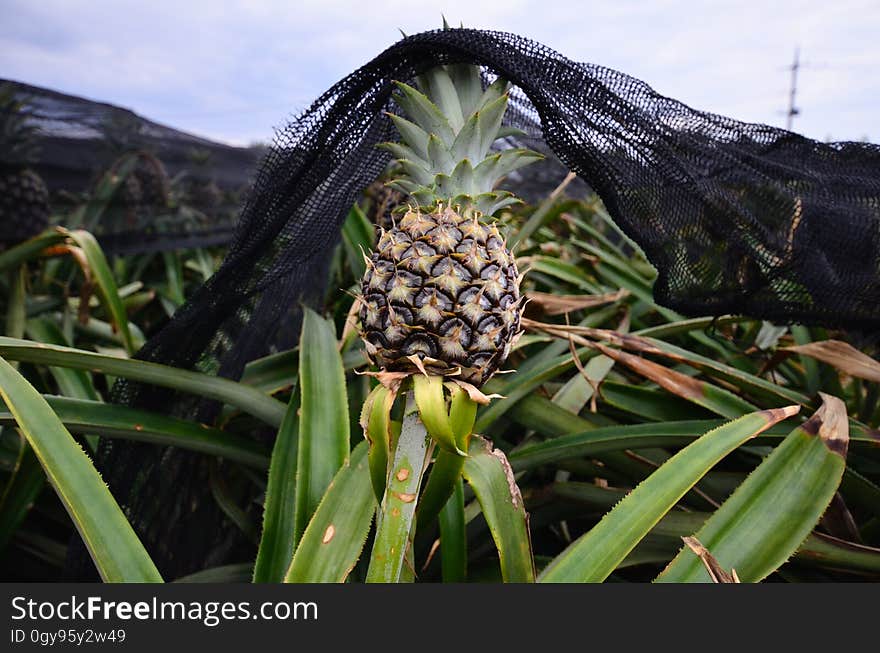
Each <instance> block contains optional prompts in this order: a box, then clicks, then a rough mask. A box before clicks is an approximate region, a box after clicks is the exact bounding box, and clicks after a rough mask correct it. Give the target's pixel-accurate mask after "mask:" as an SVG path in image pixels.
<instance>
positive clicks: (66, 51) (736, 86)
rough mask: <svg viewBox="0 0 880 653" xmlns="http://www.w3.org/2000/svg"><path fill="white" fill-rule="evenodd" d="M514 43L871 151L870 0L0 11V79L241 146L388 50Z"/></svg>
mask: <svg viewBox="0 0 880 653" xmlns="http://www.w3.org/2000/svg"><path fill="white" fill-rule="evenodd" d="M441 14H443V15H445V16H446V17H447V19H448V20H449V22H450V23H452V24H459V23H460V22H463V23H464V24H465V25H466V26H467V27H478V28H491V29H496V30H502V31H508V32H515V33H518V34H521V35H522V36H527V37H529V38H532V39H534V40H537V41H540V42H542V43H544V44H545V45H547V46H549V47H551V48H553V49H555V50H557V51H558V52H560V53H562V54H563V55H565V56H567V57H568V58H570V59H574V60H577V61H586V62H590V63H595V64H600V65H603V66H607V67H610V68H614V69H617V70H619V71H621V72H624V73H627V74H629V75H632V76H635V77H638V78H640V79H642V80H643V81H645V82H647V83H648V84H649V85H650V86H652V87H653V88H654V89H655V90H656V91H658V92H660V93H662V94H663V95H667V96H670V97H673V98H676V99H678V100H681V101H682V102H684V103H685V104H688V105H690V106H692V107H694V108H697V109H703V110H706V111H711V112H714V113H719V114H722V115H726V116H730V117H732V118H737V119H739V120H744V121H747V122H759V123H765V124H770V125H776V126H785V121H786V116H785V113H786V109H787V107H788V95H789V85H790V77H791V73H790V70H789V67H790V66H791V62H792V59H793V57H794V51H795V48H798V47H799V48H800V52H801V61H802V68H801V70H800V72H799V76H798V94H797V105H798V107H799V109H800V111H801V113H800V115H798V116H797V117H796V118H795V120H794V126H793V129H794V131H797V132H800V133H802V134H805V135H807V136H809V137H812V138H816V139H820V140H861V139H865V138H867V139H869V140H872V141H873V142H880V123H878V115H880V114H878V110H877V108H878V106H880V73H878V70H880V38H878V35H880V0H801V1H797V0H780V1H773V0H739V1H737V2H716V1H714V0H703V1H702V2H697V1H695V0H691V1H684V0H647V1H644V2H635V1H631V0H613V1H608V0H596V1H593V2H590V1H577V0H441V1H435V0H416V1H413V0H409V1H408V2H404V1H401V0H338V1H334V0H324V1H319V0H288V1H283V0H251V1H245V0H224V1H222V2H218V1H217V0H213V1H211V2H203V1H202V0H182V1H181V0H177V1H176V2H168V1H166V0H154V1H153V2H151V3H149V4H148V3H145V2H143V1H142V0H139V1H137V2H131V1H129V0H88V1H79V2H76V1H73V0H67V1H63V0H40V1H39V2H34V1H33V0H0V77H6V78H11V79H16V80H19V81H23V82H27V83H30V84H35V85H39V86H47V87H50V88H53V89H56V90H59V91H63V92H66V93H71V94H74V95H81V96H84V97H87V98H90V99H94V100H100V101H104V102H110V103H113V104H117V105H120V106H124V107H126V108H129V109H132V110H134V111H136V112H137V113H139V114H141V115H143V116H145V117H147V118H149V119H151V120H155V121H156V122H160V123H163V124H166V125H169V126H172V127H176V128H178V129H182V130H184V131H188V132H190V133H193V134H197V135H200V136H206V137H209V138H212V139H215V140H219V141H223V142H227V143H231V144H236V145H248V144H251V143H254V142H258V141H262V142H266V141H269V140H271V138H272V136H273V133H274V130H275V128H278V127H281V126H282V125H283V124H284V123H285V122H286V121H287V120H289V119H290V118H291V117H292V116H295V115H296V114H297V113H298V112H299V111H301V110H302V109H304V108H305V107H306V106H308V105H309V104H310V103H311V101H312V100H314V99H315V98H316V97H318V96H319V95H320V94H321V93H322V92H323V91H324V90H326V89H327V88H328V87H330V86H331V85H332V84H333V83H335V82H336V81H338V80H339V79H341V78H342V77H344V76H345V75H347V74H348V73H350V72H351V71H353V70H355V69H356V68H358V67H359V66H361V65H362V64H364V63H366V62H367V61H369V60H370V59H372V58H373V57H374V56H376V55H377V54H379V53H380V52H381V51H382V50H384V49H385V48H386V47H388V46H389V45H391V44H392V43H394V42H395V41H396V40H398V39H399V38H400V37H401V36H400V31H399V30H403V31H404V32H406V33H415V32H419V31H423V30H428V29H433V28H435V27H439V26H440V23H441Z"/></svg>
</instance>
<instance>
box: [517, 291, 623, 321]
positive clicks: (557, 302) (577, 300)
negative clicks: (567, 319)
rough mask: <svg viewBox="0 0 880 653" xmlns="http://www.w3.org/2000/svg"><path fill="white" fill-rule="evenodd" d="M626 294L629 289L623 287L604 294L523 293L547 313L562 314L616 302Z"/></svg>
mask: <svg viewBox="0 0 880 653" xmlns="http://www.w3.org/2000/svg"><path fill="white" fill-rule="evenodd" d="M627 295H629V291H628V290H626V289H624V288H621V289H620V290H618V291H617V292H611V293H605V294H604V295H557V294H554V293H546V292H538V291H537V290H533V291H529V292H527V293H526V294H525V296H526V297H527V298H528V300H529V301H530V302H532V303H534V304H537V305H538V306H540V307H541V309H542V310H543V311H544V313H546V314H547V315H562V314H563V313H570V312H572V311H579V310H582V309H585V308H595V307H596V306H603V305H604V304H611V303H613V302H616V301H618V300H619V299H622V298H623V297H626V296H627Z"/></svg>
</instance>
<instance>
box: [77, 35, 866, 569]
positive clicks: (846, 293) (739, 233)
mask: <svg viewBox="0 0 880 653" xmlns="http://www.w3.org/2000/svg"><path fill="white" fill-rule="evenodd" d="M447 63H473V64H479V65H481V66H483V67H484V69H485V71H486V72H487V73H488V74H489V75H500V76H502V77H504V78H506V79H508V80H510V81H511V82H512V83H513V84H514V85H515V88H514V90H513V91H512V96H511V97H512V99H513V102H512V110H511V111H510V118H509V120H510V122H511V123H513V124H514V125H516V126H519V127H521V128H524V129H525V130H526V131H527V132H528V133H530V134H531V135H532V136H533V137H534V138H536V139H543V141H544V142H545V143H546V145H547V146H548V147H549V148H550V149H551V150H552V151H553V153H555V155H556V156H558V157H559V159H560V160H561V161H562V162H563V163H564V164H565V165H566V166H568V167H569V168H570V169H571V170H572V171H574V172H576V173H577V174H578V175H579V176H580V177H581V178H582V179H583V180H584V181H585V182H586V183H587V184H589V186H591V187H592V188H593V189H595V191H596V192H597V193H598V195H599V196H600V197H601V199H602V200H603V202H604V203H605V206H606V207H607V209H608V212H609V213H610V215H611V216H612V217H613V218H614V220H615V221H616V222H617V224H618V225H619V226H620V227H621V228H622V229H623V230H624V231H625V232H626V233H627V234H628V235H629V236H630V237H631V238H632V239H633V240H634V241H635V242H636V243H638V244H639V245H640V246H641V247H642V249H643V250H644V252H645V253H646V255H647V257H648V258H649V259H650V261H651V262H652V263H653V265H654V266H655V267H656V268H657V270H658V271H659V276H658V278H657V281H656V285H655V289H654V292H655V296H656V299H657V301H658V302H659V303H661V304H664V305H666V306H669V307H671V308H674V309H676V310H678V311H680V312H681V313H683V314H685V315H691V316H692V315H720V314H725V313H735V314H747V315H750V316H753V317H759V318H765V319H768V320H773V321H778V322H804V323H811V324H823V325H829V326H840V327H851V328H859V329H870V328H872V327H876V326H877V325H880V147H878V146H877V145H872V144H866V143H852V142H845V143H820V142H816V141H813V140H810V139H807V138H804V137H802V136H799V135H797V134H794V133H791V132H788V131H784V130H781V129H777V128H773V127H768V126H765V125H756V124H746V123H742V122H738V121H736V120H732V119H730V118H725V117H721V116H717V115H713V114H708V113H704V112H701V111H697V110H694V109H691V108H689V107H687V106H685V105H684V104H682V103H681V102H677V101H675V100H672V99H669V98H666V97H663V96H662V95H659V94H658V93H656V92H654V91H653V90H652V89H651V88H650V87H649V86H648V85H646V84H645V83H643V82H641V81H639V80H637V79H633V78H632V77H629V76H627V75H624V74H622V73H619V72H616V71H614V70H609V69H607V68H603V67H600V66H596V65H592V64H585V63H576V62H573V61H570V60H568V59H566V58H565V57H563V56H562V55H560V54H558V53H556V52H554V51H552V50H550V49H549V48H546V47H544V46H543V45H540V44H538V43H535V42H534V41H530V40H528V39H525V38H522V37H520V36H516V35H513V34H505V33H498V32H488V31H479V30H471V29H451V30H439V31H433V32H426V33H422V34H417V35H414V36H410V37H407V38H404V39H403V40H401V41H400V42H398V43H397V44H395V45H393V46H392V47H390V48H389V49H388V50H386V51H385V52H383V53H382V54H381V55H379V56H378V57H377V58H376V59H374V60H373V61H371V62H370V63H369V64H367V65H365V66H364V67H363V68H361V69H359V70H357V71H355V72H354V73H352V74H351V75H349V76H348V77H346V78H345V79H343V80H342V81H340V82H339V83H337V84H336V85H335V86H333V87H332V88H331V89H329V90H328V91H327V92H326V93H325V94H324V95H323V96H321V97H320V98H319V99H318V100H317V101H316V102H315V103H314V104H313V105H312V106H311V107H310V108H309V109H308V110H306V111H305V112H304V113H302V114H301V115H300V116H299V117H298V118H296V119H295V120H293V121H292V122H291V123H290V124H289V125H287V126H286V127H285V128H284V129H282V130H281V131H280V132H279V133H278V134H277V137H276V139H275V143H274V146H273V147H272V148H271V150H270V152H269V153H268V155H267V156H266V158H265V160H264V161H263V164H262V167H261V169H260V171H259V173H258V175H257V178H256V181H255V186H254V189H253V192H252V193H251V194H250V196H249V199H248V200H247V202H246V204H245V206H244V208H243V210H242V214H241V217H240V220H239V223H238V226H237V231H236V233H235V236H234V240H233V242H232V245H231V248H230V250H229V252H228V255H227V257H226V259H225V261H224V263H223V265H222V266H221V268H220V269H219V271H218V272H217V273H216V274H215V275H214V276H213V277H212V278H211V279H209V280H208V282H207V283H205V284H204V286H203V287H202V288H200V289H199V291H198V292H196V293H195V295H194V296H193V297H192V298H191V299H190V301H188V302H187V303H186V305H185V306H183V307H182V308H181V309H180V310H179V311H178V312H177V313H176V314H175V316H174V319H173V320H172V321H171V322H170V323H169V324H168V325H167V326H166V327H165V328H164V329H163V330H162V331H161V332H160V333H159V334H158V335H156V336H155V337H153V338H151V339H150V341H149V342H148V344H147V345H146V346H145V347H144V349H143V350H142V351H141V352H140V354H139V357H140V358H142V359H145V360H150V361H157V362H161V363H165V364H171V365H176V366H180V367H184V368H197V369H200V370H203V371H207V372H210V373H216V374H221V375H224V376H228V377H231V378H236V377H238V375H239V374H240V373H241V371H242V369H243V366H244V364H245V363H246V362H247V361H249V360H252V359H253V358H255V357H257V356H260V355H262V354H265V353H267V347H268V343H272V342H283V341H287V342H288V343H290V342H294V341H295V339H296V334H297V331H298V328H299V327H298V324H297V317H298V310H297V306H298V303H299V302H300V301H309V299H310V297H312V296H314V294H315V292H316V291H320V290H321V288H322V285H323V284H324V279H325V277H326V275H325V270H324V267H325V264H326V262H327V260H328V259H329V253H330V252H331V250H332V248H333V247H334V246H335V244H336V242H337V238H338V234H339V231H340V226H341V223H342V221H343V220H344V218H345V216H346V214H347V212H348V210H349V208H350V207H351V205H352V204H353V203H354V202H355V201H356V200H357V198H358V197H359V195H360V193H361V192H362V191H363V189H364V188H365V187H366V186H367V185H368V184H369V183H370V182H371V181H373V180H374V179H375V178H376V177H378V176H379V175H380V174H381V173H382V171H383V170H384V168H385V167H386V164H387V163H388V160H389V154H388V153H387V152H386V151H384V150H382V149H379V148H376V144H377V143H379V142H382V141H386V140H393V139H395V138H396V132H395V130H394V128H393V126H392V123H391V121H390V120H389V119H388V117H387V116H386V115H385V113H384V112H385V111H388V110H394V109H395V106H394V104H393V102H392V100H391V92H392V90H393V89H394V84H393V82H394V80H411V79H412V78H414V77H415V76H416V75H418V74H420V73H422V72H424V71H425V70H427V69H429V68H430V67H433V66H436V65H438V64H447ZM527 170H528V169H526V170H525V171H524V174H528V172H527ZM114 400H115V401H117V402H123V403H127V404H130V405H134V406H137V407H139V408H146V409H153V410H158V411H161V412H168V411H169V410H170V411H171V412H173V413H175V414H178V415H183V416H188V417H195V416H198V417H199V418H201V419H203V420H208V419H211V418H212V416H213V414H212V413H211V412H210V411H206V410H205V408H204V407H200V406H199V404H198V403H197V402H194V401H192V400H191V399H190V398H187V397H184V396H181V395H175V394H171V393H170V392H169V391H164V390H161V389H158V388H156V387H153V386H146V385H142V384H135V383H125V382H123V383H120V384H118V385H117V387H116V389H115V396H114ZM270 433H271V429H270ZM98 464H99V466H100V469H101V471H102V473H103V475H104V477H105V479H106V480H107V481H108V483H109V485H110V487H111V489H112V490H113V492H114V494H115V496H116V497H117V499H118V500H119V501H120V502H121V504H122V505H123V506H124V507H125V509H126V511H127V514H128V515H129V517H130V518H131V519H132V521H133V523H134V524H135V526H136V528H137V529H138V532H139V533H140V534H141V536H142V538H143V539H144V542H145V544H146V545H147V547H148V549H149V551H150V553H151V554H152V555H153V556H154V559H155V560H156V562H157V564H158V566H159V568H160V570H161V571H162V573H163V574H164V575H165V577H166V578H174V577H177V576H179V575H181V574H184V573H187V572H191V571H194V570H196V569H200V568H204V567H206V566H209V565H210V564H220V563H222V562H229V561H234V562H239V561H241V560H246V559H249V558H247V557H241V558H238V559H237V558H236V557H235V556H236V555H242V556H243V555H244V554H243V551H245V550H246V551H248V552H249V553H248V555H250V556H252V555H253V549H252V547H251V548H250V549H248V548H247V547H244V548H242V547H243V545H242V542H241V541H238V542H236V541H235V537H234V535H231V534H230V533H232V532H234V530H235V529H234V528H233V527H231V526H230V525H229V524H228V523H227V522H225V521H224V519H223V516H222V513H221V512H220V511H219V510H218V509H217V508H216V507H214V502H213V500H212V498H211V492H210V490H209V489H208V487H207V483H206V481H205V478H206V475H207V472H205V471H204V470H205V463H204V462H203V461H202V459H201V458H200V457H199V456H197V455H196V454H188V453H183V452H180V451H177V450H174V449H162V448H159V447H156V446H153V445H145V444H133V443H124V442H119V441H117V442H112V441H105V442H104V444H103V445H102V448H101V450H100V452H99V455H98ZM86 562H88V558H87V557H86V556H83V555H82V552H81V550H80V554H79V555H77V554H76V553H75V552H74V555H72V556H71V564H70V565H69V569H68V570H69V572H70V576H72V577H85V576H87V575H88V574H89V573H92V574H93V573H94V572H93V571H89V566H90V563H89V564H85V563H86Z"/></svg>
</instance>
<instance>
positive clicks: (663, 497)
mask: <svg viewBox="0 0 880 653" xmlns="http://www.w3.org/2000/svg"><path fill="white" fill-rule="evenodd" d="M797 411H798V407H795V406H792V407H788V408H775V409H771V410H764V411H760V412H756V413H750V414H748V415H745V416H743V417H741V418H739V419H736V420H733V421H732V422H729V423H727V424H725V425H724V426H720V427H719V428H717V429H715V430H713V431H709V432H708V433H706V434H705V435H704V436H703V437H701V438H700V439H699V440H697V441H696V442H694V443H692V444H691V445H689V446H687V447H685V448H684V449H682V450H681V451H679V452H678V453H677V454H675V455H674V456H673V457H672V458H670V459H669V460H667V461H666V462H665V463H664V464H663V465H662V466H661V467H660V468H659V469H658V470H657V471H656V472H654V473H653V474H651V476H649V477H648V478H647V479H646V480H644V481H643V482H642V483H640V484H639V485H638V486H637V487H636V488H635V489H634V490H633V491H632V492H630V493H629V494H628V495H627V496H626V497H625V498H624V499H623V500H622V501H621V502H620V503H619V504H617V506H615V508H614V509H613V510H612V511H611V512H609V513H607V514H606V515H605V516H604V517H603V518H602V520H601V521H600V522H599V523H598V524H596V526H594V527H593V528H592V529H591V530H590V531H589V532H588V533H586V534H585V535H583V536H581V537H580V538H578V539H577V540H576V541H575V542H574V543H573V544H572V545H571V546H569V547H568V548H567V549H566V550H565V551H563V552H562V553H561V554H560V555H559V556H557V557H556V558H555V559H554V560H553V562H551V563H550V565H548V566H547V568H545V569H544V571H543V573H542V574H541V579H540V580H541V581H542V582H549V583H560V582H601V581H603V580H605V578H607V577H608V575H609V574H611V572H613V571H614V569H615V568H616V567H617V565H618V564H620V562H621V561H622V560H623V559H624V558H625V557H626V555H627V554H628V553H629V552H630V551H631V550H632V549H633V548H634V547H635V546H636V545H637V544H638V543H639V541H640V540H641V539H642V538H643V537H644V536H645V535H646V534H647V533H648V531H650V530H651V528H653V527H654V525H655V524H656V523H657V522H658V521H660V519H661V518H662V517H663V515H665V514H666V513H667V512H669V510H670V509H671V508H672V507H673V506H674V505H675V504H676V503H678V501H679V500H680V499H681V498H682V497H683V496H684V495H685V494H686V493H687V491H688V490H690V489H691V487H693V485H694V484H695V483H696V482H697V481H699V480H700V478H702V477H703V475H704V474H705V473H706V472H708V471H709V470H710V469H711V468H712V467H713V466H714V465H715V464H716V463H717V462H718V461H719V460H721V459H722V458H723V457H724V456H726V455H727V454H728V453H730V452H731V451H733V450H734V449H736V448H737V447H738V446H739V445H741V444H742V443H743V442H745V441H746V440H749V439H750V438H752V437H754V436H755V435H756V434H758V433H760V432H761V431H764V430H766V429H768V428H769V427H771V426H773V425H774V424H776V423H777V422H780V421H782V420H783V419H785V418H787V417H790V416H792V415H794V414H796V413H797Z"/></svg>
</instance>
